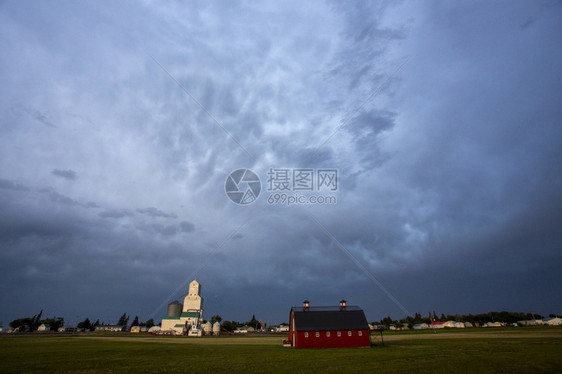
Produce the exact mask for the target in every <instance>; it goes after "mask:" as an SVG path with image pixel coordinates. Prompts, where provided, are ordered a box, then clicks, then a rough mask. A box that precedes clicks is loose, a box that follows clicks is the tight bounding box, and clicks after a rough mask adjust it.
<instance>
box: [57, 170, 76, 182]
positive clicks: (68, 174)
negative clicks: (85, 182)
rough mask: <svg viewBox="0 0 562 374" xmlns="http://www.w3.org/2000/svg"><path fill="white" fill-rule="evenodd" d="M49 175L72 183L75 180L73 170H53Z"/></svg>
mask: <svg viewBox="0 0 562 374" xmlns="http://www.w3.org/2000/svg"><path fill="white" fill-rule="evenodd" d="M51 173H52V174H53V175H54V176H56V177H59V178H63V179H67V180H70V181H73V180H75V179H76V172H75V171H74V170H59V169H53V171H51Z"/></svg>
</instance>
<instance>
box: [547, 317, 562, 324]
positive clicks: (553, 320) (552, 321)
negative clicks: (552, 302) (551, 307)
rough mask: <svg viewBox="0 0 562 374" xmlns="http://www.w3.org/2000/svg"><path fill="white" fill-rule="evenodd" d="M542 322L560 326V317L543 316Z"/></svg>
mask: <svg viewBox="0 0 562 374" xmlns="http://www.w3.org/2000/svg"><path fill="white" fill-rule="evenodd" d="M543 323H544V324H545V325H549V326H562V318H559V317H554V318H545V319H543Z"/></svg>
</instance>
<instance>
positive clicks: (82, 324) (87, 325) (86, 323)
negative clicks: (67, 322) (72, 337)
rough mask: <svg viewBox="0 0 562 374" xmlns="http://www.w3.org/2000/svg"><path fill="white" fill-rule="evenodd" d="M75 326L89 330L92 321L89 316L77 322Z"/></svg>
mask: <svg viewBox="0 0 562 374" xmlns="http://www.w3.org/2000/svg"><path fill="white" fill-rule="evenodd" d="M76 327H78V328H79V329H84V330H91V329H92V323H91V322H90V319H89V318H86V319H85V320H83V321H82V322H78V325H77V326H76Z"/></svg>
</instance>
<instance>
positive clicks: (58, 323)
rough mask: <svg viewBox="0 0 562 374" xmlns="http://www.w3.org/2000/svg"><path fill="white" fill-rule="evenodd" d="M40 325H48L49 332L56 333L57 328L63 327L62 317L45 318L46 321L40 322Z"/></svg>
mask: <svg viewBox="0 0 562 374" xmlns="http://www.w3.org/2000/svg"><path fill="white" fill-rule="evenodd" d="M40 323H41V324H45V325H49V327H50V328H51V330H54V331H56V330H58V329H59V327H62V326H64V318H62V317H53V318H47V319H44V320H42V321H41V322H40Z"/></svg>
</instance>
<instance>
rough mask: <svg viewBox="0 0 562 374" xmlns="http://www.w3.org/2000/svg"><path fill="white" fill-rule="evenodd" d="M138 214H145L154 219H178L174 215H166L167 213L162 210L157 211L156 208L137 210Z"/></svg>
mask: <svg viewBox="0 0 562 374" xmlns="http://www.w3.org/2000/svg"><path fill="white" fill-rule="evenodd" d="M137 212H139V213H141V214H145V215H147V216H150V217H153V218H158V217H163V218H177V216H176V215H175V214H173V213H165V212H163V211H161V210H160V209H156V208H154V207H148V208H143V209H137Z"/></svg>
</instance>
